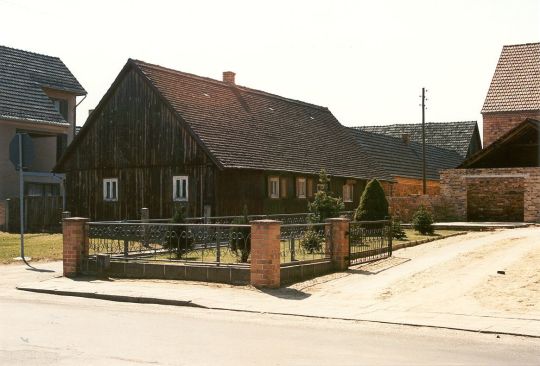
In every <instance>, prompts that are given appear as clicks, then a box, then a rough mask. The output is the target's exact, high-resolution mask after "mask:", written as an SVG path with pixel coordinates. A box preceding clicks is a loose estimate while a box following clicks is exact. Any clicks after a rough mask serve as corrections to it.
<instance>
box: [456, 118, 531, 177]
mask: <svg viewBox="0 0 540 366" xmlns="http://www.w3.org/2000/svg"><path fill="white" fill-rule="evenodd" d="M539 128H540V121H538V120H535V119H530V118H529V119H526V120H525V121H523V122H522V123H520V124H519V125H518V126H516V127H514V128H513V129H512V130H510V131H508V132H507V133H506V134H504V135H503V136H501V137H500V138H499V139H498V140H497V141H495V142H493V143H492V144H490V145H489V146H488V147H486V148H485V149H483V150H482V151H480V152H478V153H477V154H475V155H473V156H471V157H470V158H469V159H467V160H466V161H464V162H463V163H462V164H461V166H460V168H512V167H538V166H540V157H539V154H540V150H539V143H540V136H539Z"/></svg>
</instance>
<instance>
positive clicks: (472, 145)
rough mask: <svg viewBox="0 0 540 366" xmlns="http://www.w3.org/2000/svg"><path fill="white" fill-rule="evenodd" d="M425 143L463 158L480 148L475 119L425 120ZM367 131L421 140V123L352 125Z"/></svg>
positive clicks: (480, 143)
mask: <svg viewBox="0 0 540 366" xmlns="http://www.w3.org/2000/svg"><path fill="white" fill-rule="evenodd" d="M425 127H426V144H428V145H432V146H435V147H439V148H442V149H446V150H452V151H455V152H456V153H458V154H459V155H460V156H461V157H462V158H463V159H465V158H467V157H469V156H471V155H472V154H474V153H475V152H477V151H478V150H480V149H482V142H481V140H480V132H479V129H478V124H477V123H476V121H457V122H427V123H426V126H425ZM354 128H356V129H360V130H363V131H367V132H373V133H377V134H381V135H387V136H392V137H397V138H402V137H404V136H405V137H406V138H408V139H410V140H411V141H414V142H418V143H421V142H422V124H421V123H397V124H388V125H380V126H358V127H354Z"/></svg>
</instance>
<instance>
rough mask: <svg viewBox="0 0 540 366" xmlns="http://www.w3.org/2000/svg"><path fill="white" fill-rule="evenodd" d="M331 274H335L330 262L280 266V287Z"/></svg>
mask: <svg viewBox="0 0 540 366" xmlns="http://www.w3.org/2000/svg"><path fill="white" fill-rule="evenodd" d="M332 272H335V268H334V265H333V264H332V261H331V260H324V261H317V262H300V263H298V264H294V263H287V264H282V265H281V268H280V277H281V286H283V285H289V284H292V283H295V282H301V281H307V280H310V279H312V278H315V277H319V276H323V275H325V274H328V273H332Z"/></svg>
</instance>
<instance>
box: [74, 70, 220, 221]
mask: <svg viewBox="0 0 540 366" xmlns="http://www.w3.org/2000/svg"><path fill="white" fill-rule="evenodd" d="M87 124H89V126H86V127H87V128H86V129H83V130H82V131H81V134H84V136H79V137H80V138H81V140H80V143H79V146H77V149H74V150H73V153H72V155H71V156H70V157H69V158H68V160H67V162H66V164H65V170H66V175H67V176H66V187H67V197H68V202H67V206H68V209H69V210H70V211H71V212H72V215H74V216H85V217H90V218H91V219H94V220H118V219H136V218H139V215H140V214H139V210H140V208H142V207H147V208H149V209H150V217H171V215H172V212H173V205H174V202H173V199H172V195H173V193H172V177H173V176H174V175H188V176H189V204H188V205H187V209H188V215H189V216H197V215H201V214H202V204H201V203H203V201H206V202H204V203H208V204H212V202H210V200H211V199H212V197H213V194H207V197H202V198H203V200H201V195H202V194H203V191H204V189H203V187H214V184H213V182H206V180H207V179H212V178H213V176H214V174H213V171H214V169H216V168H215V165H214V164H213V163H212V162H211V160H210V159H209V157H208V156H207V154H206V153H205V152H204V151H203V150H202V149H201V147H200V146H199V145H198V143H197V142H196V141H195V140H194V139H193V138H192V136H191V135H190V134H189V132H188V131H187V130H186V129H185V127H184V126H183V125H182V124H181V123H180V122H179V121H178V119H177V117H176V116H175V115H174V114H173V113H172V112H171V110H170V108H169V107H168V106H167V105H166V104H165V103H163V101H162V99H161V97H160V96H159V95H158V94H157V93H156V92H155V91H154V90H153V89H152V88H151V87H150V86H149V84H148V83H147V82H146V81H145V80H144V79H143V78H142V76H141V75H139V74H138V73H136V72H134V71H133V70H130V71H128V72H127V74H126V75H125V76H124V77H123V78H122V80H120V82H119V84H117V85H116V87H115V89H114V90H113V91H112V93H111V94H110V95H109V97H108V99H107V100H106V101H105V103H104V104H103V106H102V107H101V108H100V109H96V110H95V111H94V113H93V114H92V116H91V117H90V119H89V121H87ZM104 178H118V201H117V202H107V201H104V200H103V179H104ZM196 203H198V204H196Z"/></svg>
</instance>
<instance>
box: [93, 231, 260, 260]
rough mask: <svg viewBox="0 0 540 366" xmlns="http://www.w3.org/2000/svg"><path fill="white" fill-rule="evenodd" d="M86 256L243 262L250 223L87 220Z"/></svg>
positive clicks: (247, 253)
mask: <svg viewBox="0 0 540 366" xmlns="http://www.w3.org/2000/svg"><path fill="white" fill-rule="evenodd" d="M88 239H89V243H88V244H89V248H88V249H89V255H90V256H95V255H97V254H108V255H110V256H111V257H115V258H122V259H128V260H129V259H145V260H172V261H185V262H207V263H216V264H221V263H246V262H247V261H248V259H249V251H250V246H251V227H250V225H240V224H236V225H229V224H169V223H155V222H151V223H134V222H90V223H88Z"/></svg>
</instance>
